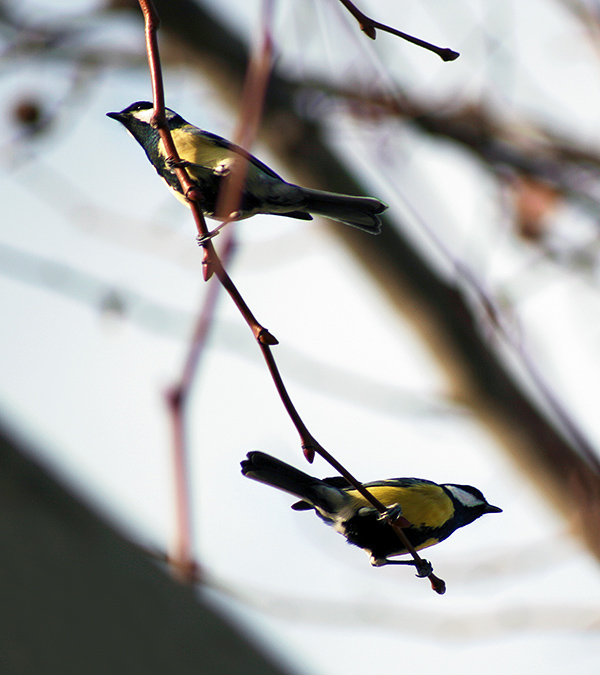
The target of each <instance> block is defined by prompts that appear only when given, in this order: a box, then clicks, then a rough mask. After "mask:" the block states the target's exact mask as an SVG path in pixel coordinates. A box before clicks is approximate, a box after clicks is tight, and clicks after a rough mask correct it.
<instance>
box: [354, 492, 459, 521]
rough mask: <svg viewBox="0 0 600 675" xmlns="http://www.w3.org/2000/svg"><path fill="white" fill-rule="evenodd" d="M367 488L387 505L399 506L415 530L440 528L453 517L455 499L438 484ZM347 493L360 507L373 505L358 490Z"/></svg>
mask: <svg viewBox="0 0 600 675" xmlns="http://www.w3.org/2000/svg"><path fill="white" fill-rule="evenodd" d="M367 489H368V490H369V492H370V493H371V494H372V495H373V496H374V497H375V498H376V499H378V500H379V501H380V502H381V503H382V504H383V505H384V506H393V505H394V504H400V507H401V508H402V515H403V516H404V517H405V518H406V519H407V520H408V521H409V522H410V524H411V525H413V526H414V527H441V526H442V525H443V524H444V523H445V522H446V521H447V520H449V519H450V518H451V517H452V515H453V514H454V505H453V504H452V500H451V499H450V497H448V495H447V494H446V493H445V492H444V491H443V489H442V488H441V487H439V485H429V484H428V483H423V484H416V485H412V486H410V487H398V486H394V485H377V486H374V487H368V488H367ZM348 494H350V495H351V496H352V497H354V498H355V499H356V500H357V503H360V506H370V505H369V503H368V502H367V501H366V499H364V497H362V496H361V495H360V494H359V493H358V492H357V491H356V490H348Z"/></svg>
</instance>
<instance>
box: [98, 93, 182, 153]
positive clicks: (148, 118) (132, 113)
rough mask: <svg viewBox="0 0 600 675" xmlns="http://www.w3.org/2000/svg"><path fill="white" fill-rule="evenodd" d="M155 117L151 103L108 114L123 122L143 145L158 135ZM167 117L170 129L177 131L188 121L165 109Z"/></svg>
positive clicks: (135, 105) (134, 104) (137, 102)
mask: <svg viewBox="0 0 600 675" xmlns="http://www.w3.org/2000/svg"><path fill="white" fill-rule="evenodd" d="M153 115H154V106H153V104H152V103H150V101H136V102H135V103H132V104H131V105H129V106H127V108H124V109H123V110H121V112H109V113H106V116H107V117H110V118H111V119H113V120H117V121H118V122H121V124H122V125H123V126H124V127H125V128H126V129H127V131H129V133H131V135H132V136H133V137H134V138H135V139H136V140H137V141H138V142H139V143H141V144H142V145H144V146H145V145H146V143H147V142H148V141H149V139H151V138H155V137H156V136H157V134H158V132H157V131H156V129H155V127H154V126H152V117H153ZM165 117H166V119H167V123H168V125H169V128H170V129H176V128H177V127H180V126H181V125H183V124H187V123H186V121H185V120H184V119H183V118H182V117H181V116H180V115H178V114H177V113H176V112H174V111H173V110H170V109H169V108H165Z"/></svg>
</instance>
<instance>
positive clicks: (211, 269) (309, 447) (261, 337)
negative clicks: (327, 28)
mask: <svg viewBox="0 0 600 675" xmlns="http://www.w3.org/2000/svg"><path fill="white" fill-rule="evenodd" d="M343 1H344V0H343ZM139 3H140V7H141V8H142V12H143V15H144V19H145V31H146V46H147V51H148V61H149V65H150V73H151V77H152V90H153V95H154V116H153V123H154V124H155V126H156V128H157V130H158V132H159V134H160V137H161V140H162V142H163V144H164V147H165V150H166V152H167V156H168V157H169V158H170V159H171V160H173V165H174V167H175V172H176V175H177V178H178V180H179V181H180V183H181V186H182V188H183V191H184V194H185V196H186V198H187V200H188V202H189V204H190V207H191V209H192V213H193V215H194V220H195V222H196V228H197V230H198V237H199V239H200V241H201V243H202V246H203V249H204V259H203V267H204V279H205V280H208V279H209V278H210V277H211V276H212V274H213V273H214V274H215V275H216V276H217V278H218V279H219V281H220V283H221V285H222V286H223V288H224V289H225V290H226V291H227V292H228V294H229V295H230V297H231V299H232V300H233V302H234V303H235V305H236V307H237V308H238V310H239V311H240V313H241V314H242V316H243V317H244V319H245V320H246V323H247V324H248V326H249V327H250V329H251V330H252V332H253V334H254V337H255V338H256V340H257V342H258V344H259V346H260V348H261V351H262V353H263V356H264V358H265V361H266V363H267V366H268V368H269V372H270V373H271V377H272V378H273V382H274V384H275V387H276V389H277V391H278V393H279V396H280V398H281V400H282V402H283V405H284V407H285V409H286V411H287V413H288V415H289V416H290V419H291V420H292V422H293V424H294V425H295V427H296V429H297V431H298V433H299V435H300V438H301V442H302V448H303V450H304V453H305V455H306V458H307V459H308V461H312V459H313V457H314V453H315V452H316V453H318V454H319V455H320V456H321V457H323V458H324V459H325V460H326V461H327V462H329V464H331V466H333V467H334V468H335V469H336V470H337V471H339V472H340V474H341V475H342V476H344V478H346V480H348V482H349V483H351V485H352V486H353V487H354V488H355V489H356V490H358V492H359V493H360V494H361V495H362V496H363V497H364V498H365V499H367V500H368V501H369V502H370V503H371V504H372V505H373V506H374V507H375V508H376V509H377V510H378V511H379V512H380V513H382V514H383V513H385V512H386V508H385V506H384V505H383V504H382V503H381V502H380V501H379V500H378V499H376V498H375V497H374V496H373V495H372V494H371V493H370V492H369V491H368V490H367V489H366V488H365V487H364V486H363V485H362V483H360V481H358V480H357V479H356V478H355V477H354V476H353V475H352V474H351V473H350V472H349V471H348V470H347V469H346V468H345V467H344V466H343V465H342V464H340V462H338V461H337V460H336V459H335V458H334V457H333V456H332V455H331V454H330V453H329V452H327V450H325V448H323V447H322V446H321V444H320V443H319V442H318V441H317V440H316V439H315V438H314V437H313V435H312V434H311V433H310V432H309V431H308V429H307V427H306V425H305V424H304V422H303V420H302V418H301V417H300V415H299V414H298V412H297V410H296V408H295V406H294V404H293V402H292V400H291V398H290V396H289V394H288V392H287V389H286V387H285V384H284V382H283V379H282V378H281V374H280V373H279V369H278V368H277V364H276V362H275V358H274V357H273V353H272V350H271V346H272V345H275V344H277V343H278V342H277V339H276V338H275V337H274V336H273V335H271V333H269V331H268V330H267V329H266V328H264V327H263V326H262V325H261V324H260V323H259V322H258V321H257V319H256V317H255V316H254V315H253V313H252V311H251V310H250V308H249V307H248V305H247V304H246V302H245V300H244V299H243V297H242V296H241V294H240V292H239V291H238V290H237V288H236V286H235V284H234V283H233V281H232V280H231V278H230V276H229V274H228V273H227V271H226V270H225V267H224V266H223V263H222V262H221V260H220V258H219V256H218V255H217V253H216V251H215V248H214V245H213V243H212V240H211V239H209V238H207V235H208V234H209V232H208V228H207V226H206V221H205V220H204V215H203V213H202V208H201V202H202V195H201V194H200V191H199V190H198V189H197V188H196V186H195V185H194V183H193V182H192V181H191V179H190V177H189V175H188V173H187V171H186V170H185V168H183V167H180V166H179V160H180V158H179V155H178V153H177V149H176V147H175V144H174V142H173V139H172V137H171V132H170V130H169V128H168V126H167V123H166V119H165V110H164V87H163V82H162V72H161V67H160V58H159V54H158V41H157V37H156V31H157V30H158V27H159V23H160V22H159V19H158V15H157V13H156V10H155V8H154V6H153V4H152V0H139ZM264 53H265V54H266V55H267V57H268V58H270V40H269V39H266V40H265V42H264ZM262 63H263V65H262V67H257V70H256V75H252V77H255V78H256V79H255V82H256V83H257V85H256V86H262V87H263V91H264V87H266V76H265V73H266V72H267V71H266V68H265V66H264V63H265V59H263V60H262ZM249 79H252V78H249ZM261 105H262V104H261ZM258 111H260V108H258ZM240 187H243V181H242V183H241V184H240ZM170 399H171V409H172V416H173V421H174V436H175V446H176V452H175V466H176V483H177V486H178V487H179V488H181V489H180V492H178V524H179V527H180V528H181V530H180V533H179V536H178V550H177V551H176V555H178V556H180V557H179V558H178V559H177V560H176V561H175V567H176V569H177V570H178V572H179V573H180V574H181V575H182V576H183V578H184V579H185V580H187V581H189V582H193V581H194V580H195V579H196V578H197V573H196V569H195V566H194V565H193V562H192V558H191V550H192V546H191V518H190V508H189V489H188V484H187V472H186V457H185V434H184V425H183V415H182V414H181V413H182V396H181V390H179V392H177V391H175V392H174V393H172V395H171V397H170ZM388 522H389V524H390V525H391V526H392V527H393V529H394V530H395V532H396V533H397V534H398V537H399V538H400V540H401V541H402V543H403V545H404V546H405V547H406V549H407V551H408V552H409V553H410V554H411V555H412V557H413V560H414V564H415V566H416V567H417V569H418V570H419V571H422V570H424V569H427V568H430V566H429V565H428V563H427V562H426V561H424V560H423V559H422V558H421V557H420V556H419V554H418V553H417V551H416V550H415V548H414V547H413V546H412V544H411V543H410V541H409V540H408V538H407V537H406V535H405V534H404V532H403V530H402V527H400V526H399V525H398V523H396V522H394V521H393V520H392V519H388ZM426 576H427V577H428V578H429V580H430V581H431V585H432V588H433V589H434V590H435V591H436V592H437V593H440V594H441V593H444V592H445V583H444V582H443V580H441V579H439V578H438V577H436V576H435V575H434V574H433V572H431V571H430V572H429V573H427V575H426Z"/></svg>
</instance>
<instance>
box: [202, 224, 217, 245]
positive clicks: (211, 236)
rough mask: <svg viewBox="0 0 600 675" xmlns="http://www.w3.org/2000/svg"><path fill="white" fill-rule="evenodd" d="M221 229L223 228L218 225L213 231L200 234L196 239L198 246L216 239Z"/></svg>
mask: <svg viewBox="0 0 600 675" xmlns="http://www.w3.org/2000/svg"><path fill="white" fill-rule="evenodd" d="M220 231H221V228H220V227H217V228H215V229H214V230H212V231H211V232H207V233H206V234H199V235H198V236H197V237H196V241H197V242H198V246H206V244H208V242H209V241H211V240H212V239H214V238H215V237H216V236H217V235H218V234H219V232H220Z"/></svg>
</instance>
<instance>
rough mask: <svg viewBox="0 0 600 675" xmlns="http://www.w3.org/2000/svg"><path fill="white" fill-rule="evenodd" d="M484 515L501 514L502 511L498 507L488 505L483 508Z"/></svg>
mask: <svg viewBox="0 0 600 675" xmlns="http://www.w3.org/2000/svg"><path fill="white" fill-rule="evenodd" d="M484 513H502V509H501V508H500V507H499V506H492V505H491V504H488V505H487V506H486V507H485V510H484Z"/></svg>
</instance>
